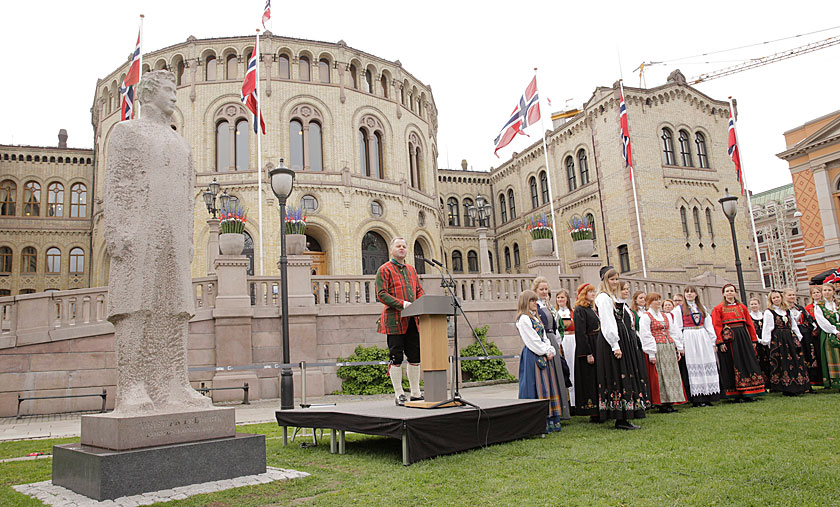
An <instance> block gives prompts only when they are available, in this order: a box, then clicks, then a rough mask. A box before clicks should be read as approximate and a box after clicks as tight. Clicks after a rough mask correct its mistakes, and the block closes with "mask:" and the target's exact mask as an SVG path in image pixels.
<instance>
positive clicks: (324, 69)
mask: <svg viewBox="0 0 840 507" xmlns="http://www.w3.org/2000/svg"><path fill="white" fill-rule="evenodd" d="M318 78H319V79H320V80H321V82H322V83H329V82H330V62H329V60H327V59H326V58H321V59H320V60H318Z"/></svg>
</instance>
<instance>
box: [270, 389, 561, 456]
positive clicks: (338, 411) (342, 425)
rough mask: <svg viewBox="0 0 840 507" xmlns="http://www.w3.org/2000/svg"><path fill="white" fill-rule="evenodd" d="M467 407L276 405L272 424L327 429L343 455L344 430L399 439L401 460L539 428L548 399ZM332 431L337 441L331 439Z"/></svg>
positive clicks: (482, 401) (485, 401)
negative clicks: (274, 419)
mask: <svg viewBox="0 0 840 507" xmlns="http://www.w3.org/2000/svg"><path fill="white" fill-rule="evenodd" d="M469 401H471V402H473V403H475V404H476V405H479V406H480V408H479V409H476V408H473V407H470V406H464V407H448V408H437V409H429V410H424V409H417V408H408V407H398V406H396V405H394V402H393V401H390V400H389V401H376V402H362V403H348V404H346V405H341V406H329V407H312V408H306V409H300V408H298V409H294V410H278V411H277V413H276V414H277V424H279V425H280V426H282V427H283V428H284V432H283V436H284V437H283V444H284V445H286V444H287V443H288V442H287V432H286V431H285V429H286V427H288V426H292V427H297V428H326V429H329V430H331V448H330V451H331V452H332V453H336V452H338V453H339V454H344V450H345V445H344V433H345V432H346V431H351V432H354V433H364V434H366V435H381V436H386V437H391V438H396V439H399V440H402V461H403V465H410V464H411V463H414V462H415V461H419V460H422V459H426V458H432V457H435V456H440V455H443V454H452V453H454V452H458V451H464V450H467V449H476V448H479V447H484V446H487V445H490V444H498V443H501V442H510V441H511V440H517V439H520V438H525V437H530V436H533V435H540V434H543V433H545V421H546V417H547V416H548V400H496V399H488V398H480V399H478V400H469ZM336 434H338V442H336Z"/></svg>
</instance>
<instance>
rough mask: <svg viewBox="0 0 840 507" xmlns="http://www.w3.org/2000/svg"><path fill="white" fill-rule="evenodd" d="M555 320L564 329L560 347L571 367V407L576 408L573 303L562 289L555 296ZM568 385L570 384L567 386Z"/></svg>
mask: <svg viewBox="0 0 840 507" xmlns="http://www.w3.org/2000/svg"><path fill="white" fill-rule="evenodd" d="M554 318H555V319H557V324H558V327H561V324H562V329H563V340H562V342H561V343H560V346H561V347H562V348H563V359H564V360H565V361H566V365H567V366H568V367H569V378H568V380H569V381H570V383H571V386H569V405H571V406H572V407H574V406H575V322H574V319H573V318H572V301H571V298H570V296H569V291H567V290H566V289H560V290H559V291H557V295H556V296H554ZM567 385H568V384H567Z"/></svg>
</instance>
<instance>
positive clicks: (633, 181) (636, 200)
mask: <svg viewBox="0 0 840 507" xmlns="http://www.w3.org/2000/svg"><path fill="white" fill-rule="evenodd" d="M618 86H619V88H621V95H622V97H624V80H623V79H619V80H618ZM624 107H627V97H624ZM619 114H621V113H619ZM620 125H621V117H620V116H619V130H620V129H621V126H620ZM627 136H628V137H629V136H630V115H629V114H628V115H627ZM631 146H632V145H631ZM630 153H631V154H632V151H631V152H630ZM631 160H632V155H631ZM630 185H631V186H632V187H633V205H634V206H635V207H636V228H637V229H638V230H639V250H640V252H641V254H642V276H644V277H645V278H647V263H646V262H645V241H644V238H643V237H642V221H641V219H640V218H639V217H640V215H639V198H638V197H637V196H636V177H635V175H634V174H633V164H632V163H631V164H630Z"/></svg>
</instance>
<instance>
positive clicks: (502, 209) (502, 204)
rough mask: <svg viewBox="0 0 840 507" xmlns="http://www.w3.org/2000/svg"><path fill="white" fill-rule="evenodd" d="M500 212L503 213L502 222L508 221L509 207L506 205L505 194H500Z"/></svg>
mask: <svg viewBox="0 0 840 507" xmlns="http://www.w3.org/2000/svg"><path fill="white" fill-rule="evenodd" d="M499 212H500V213H501V214H502V223H505V222H507V207H506V206H505V194H499Z"/></svg>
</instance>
